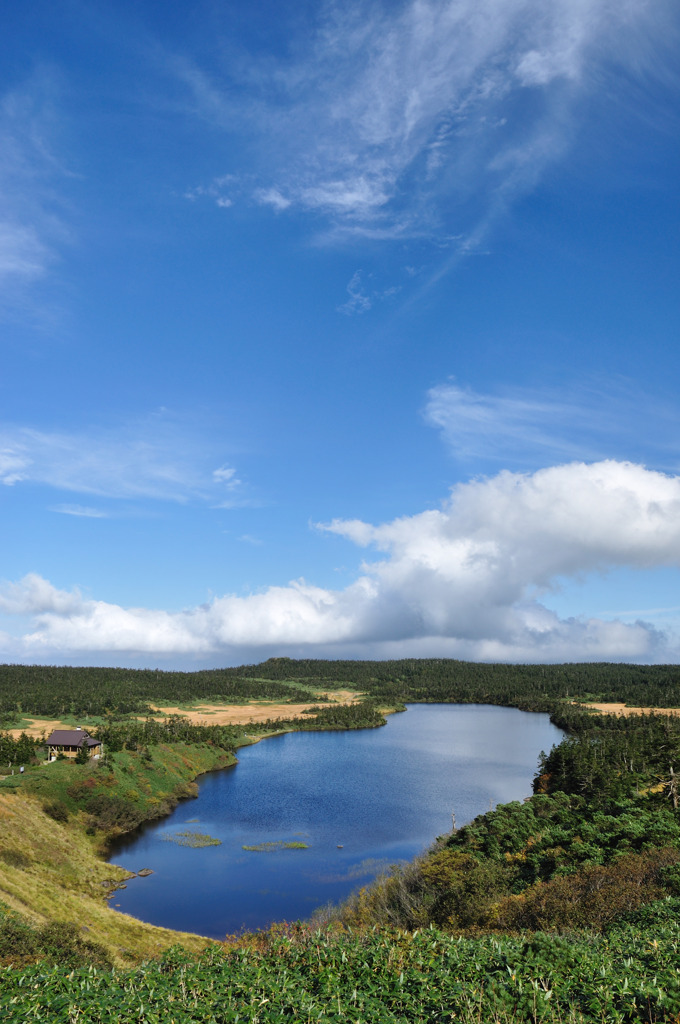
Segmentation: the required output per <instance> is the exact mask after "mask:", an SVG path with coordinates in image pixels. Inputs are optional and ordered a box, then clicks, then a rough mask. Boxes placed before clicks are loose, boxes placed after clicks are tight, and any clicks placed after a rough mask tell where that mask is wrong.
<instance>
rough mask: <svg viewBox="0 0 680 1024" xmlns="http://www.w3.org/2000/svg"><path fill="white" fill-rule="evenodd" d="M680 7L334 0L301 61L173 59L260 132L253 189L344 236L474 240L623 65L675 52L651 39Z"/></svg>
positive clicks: (206, 109) (224, 114)
mask: <svg viewBox="0 0 680 1024" xmlns="http://www.w3.org/2000/svg"><path fill="white" fill-rule="evenodd" d="M671 12H672V8H671V6H670V5H669V4H667V3H666V2H665V0H658V2H656V3H652V4H650V3H648V2H646V0H630V2H629V3H626V4H616V3H612V2H611V0H553V2H552V3H551V4H548V5H546V4H545V3H543V2H541V0H403V2H401V3H396V4H390V5H387V4H385V3H380V2H377V3H370V4H369V3H365V2H353V3H352V2H350V3H343V4H340V3H338V2H335V0H329V2H327V3H325V4H324V5H322V6H321V8H320V10H319V13H318V15H317V20H316V22H315V23H314V25H313V27H312V29H311V31H310V32H309V33H308V35H307V36H305V37H304V38H302V37H301V38H297V39H296V40H295V45H294V46H291V50H290V52H291V53H292V54H293V56H292V57H289V58H288V59H281V58H277V59H274V58H272V57H271V55H267V56H266V57H265V58H262V59H261V60H259V61H258V55H257V54H250V55H249V59H248V61H247V70H246V68H245V64H246V62H245V61H242V62H241V64H240V67H241V74H240V75H239V73H238V71H237V72H236V73H234V72H233V71H231V70H230V71H229V72H228V71H226V70H225V72H224V74H223V77H220V73H219V72H216V71H213V72H212V73H211V74H210V75H209V74H208V73H207V72H206V71H204V70H202V69H201V68H200V67H199V66H198V64H197V63H194V64H192V63H191V62H189V61H187V60H185V61H182V62H177V61H175V62H174V64H173V71H174V73H175V74H176V75H179V77H181V78H182V80H183V81H184V83H185V85H186V86H187V87H188V88H189V90H190V91H191V94H192V96H193V101H194V104H195V110H196V112H197V113H198V114H200V116H202V117H205V118H206V119H208V120H210V121H211V122H212V123H217V124H218V125H219V126H220V127H221V128H223V129H226V130H237V131H240V132H243V133H245V134H248V135H250V137H251V140H254V142H251V150H252V151H254V152H255V156H254V157H253V159H252V163H251V164H250V165H249V166H248V167H247V168H243V169H242V170H243V172H244V173H243V174H242V187H243V189H244V190H245V189H247V188H248V187H250V189H251V191H250V195H251V198H252V199H254V200H255V201H256V202H258V203H261V204H266V205H270V206H271V207H272V208H273V209H275V210H276V211H277V212H279V213H281V212H283V211H289V212H293V211H295V210H308V211H312V212H314V213H317V214H320V215H322V216H323V217H325V218H326V220H327V222H328V223H329V224H330V225H332V227H333V230H334V231H335V233H336V234H338V233H339V234H350V235H351V234H358V235H364V236H367V237H374V238H383V239H386V238H405V237H414V236H416V237H417V236H427V237H430V236H433V235H434V236H437V237H440V238H441V237H445V238H448V239H450V237H451V229H452V227H453V229H454V231H455V232H456V236H455V237H456V238H457V242H455V245H457V246H458V247H462V248H463V249H464V250H465V251H467V250H469V249H470V248H475V247H476V246H477V245H478V244H479V243H480V241H481V240H482V238H483V236H484V234H485V231H486V227H487V226H488V223H489V221H490V220H493V218H494V216H495V215H496V214H497V212H498V210H499V209H501V208H503V207H504V205H505V204H507V203H508V202H510V201H512V199H513V198H515V197H516V196H517V195H521V194H524V193H525V192H527V191H528V190H530V189H532V188H533V187H534V186H535V184H536V182H537V181H538V180H539V179H540V178H541V176H542V174H543V172H544V171H545V169H546V167H548V166H549V165H550V164H551V163H552V162H553V161H555V160H557V159H559V158H560V157H561V156H562V155H563V153H564V152H565V150H566V149H567V148H568V146H569V145H570V144H571V141H572V138H573V137H574V134H575V132H576V131H577V129H578V123H579V120H580V118H581V117H582V116H583V114H582V110H583V109H584V108H582V107H581V106H580V103H581V101H583V100H584V99H586V98H588V97H589V96H591V95H595V94H596V93H597V94H601V93H602V87H603V81H604V80H606V76H607V74H608V73H610V71H611V68H612V67H613V66H618V67H619V68H620V66H621V65H623V66H624V67H625V68H626V70H627V71H628V72H629V73H630V74H632V75H635V74H646V73H649V72H650V71H651V70H653V69H654V67H655V65H656V66H658V65H659V63H662V59H661V56H660V50H659V48H657V49H656V53H655V52H654V47H653V46H650V44H649V40H650V37H651V38H654V37H656V38H657V39H663V35H664V32H665V30H666V26H667V24H668V22H669V20H670V19H672V17H673V15H672V13H671ZM234 66H235V67H237V68H238V67H239V62H238V61H231V62H230V69H231V68H232V67H234ZM619 87H620V83H619ZM216 180H217V179H216ZM253 181H255V184H254V185H252V184H248V183H250V182H253ZM451 244H454V242H452V243H451ZM454 247H455V246H454Z"/></svg>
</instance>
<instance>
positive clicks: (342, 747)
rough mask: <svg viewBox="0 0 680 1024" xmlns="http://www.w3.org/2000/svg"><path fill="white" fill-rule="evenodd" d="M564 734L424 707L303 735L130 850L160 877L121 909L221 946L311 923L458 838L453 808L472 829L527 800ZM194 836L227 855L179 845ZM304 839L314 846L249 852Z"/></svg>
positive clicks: (118, 858)
mask: <svg viewBox="0 0 680 1024" xmlns="http://www.w3.org/2000/svg"><path fill="white" fill-rule="evenodd" d="M562 736H563V733H562V732H561V731H560V730H559V729H557V728H556V727H555V726H554V725H552V724H551V723H550V721H549V718H548V716H547V715H543V714H532V713H529V712H522V711H518V710H516V709H514V708H502V707H496V706H491V705H472V704H468V705H452V704H442V705H436V704H426V705H425V704H420V705H411V706H410V707H409V709H408V711H407V712H406V713H405V714H397V715H392V716H390V718H389V720H388V723H387V725H386V726H384V727H383V728H380V729H371V730H353V731H345V732H291V733H286V734H285V735H279V736H274V737H271V738H269V739H267V740H266V742H263V743H258V744H257V745H255V746H252V747H246V748H241V749H240V750H239V752H238V757H239V764H238V765H237V766H235V767H233V768H227V769H225V770H223V771H221V772H217V773H211V774H209V775H206V776H204V777H203V778H202V779H200V780H199V783H198V788H199V796H198V799H197V800H191V801H188V802H187V801H184V802H182V803H181V804H180V805H179V806H178V807H177V809H176V810H175V811H174V812H173V813H172V815H171V816H170V817H168V818H166V819H164V820H162V821H159V822H156V823H153V824H151V825H149V826H147V827H145V828H143V830H142V831H141V833H138V834H135V835H134V836H131V837H129V838H127V839H124V840H123V841H122V842H121V843H119V844H117V845H116V847H115V848H114V850H113V853H112V860H113V862H114V863H115V864H118V865H120V866H122V867H124V868H126V869H128V870H131V871H137V870H139V868H141V867H150V868H152V869H153V871H154V874H153V875H151V876H149V877H146V878H133V879H131V880H130V882H129V883H128V886H127V888H126V889H125V890H124V891H121V892H120V893H118V894H117V898H116V901H115V902H116V903H118V904H119V905H120V910H121V911H123V912H125V913H129V914H132V915H134V916H135V917H139V918H141V919H143V920H146V921H150V922H152V923H155V924H159V925H163V926H165V927H173V928H180V929H182V930H187V931H193V932H199V933H201V934H204V935H209V936H213V937H215V938H219V937H223V936H224V935H225V934H226V933H232V932H235V931H239V930H241V929H242V928H248V929H252V928H260V927H265V926H266V925H267V924H269V923H271V922H272V921H277V920H284V919H285V920H295V919H298V918H305V917H308V916H309V915H310V914H311V913H312V911H313V910H314V909H315V908H316V907H317V906H318V905H319V904H322V903H325V902H326V901H328V900H333V901H337V900H340V899H343V898H344V897H345V896H347V895H348V893H349V892H350V891H351V890H352V889H353V888H355V887H356V886H357V885H359V884H365V883H366V882H367V881H370V879H371V878H373V877H375V875H376V874H377V873H379V872H380V871H381V870H384V869H386V868H388V867H389V866H390V865H391V864H393V863H395V862H401V861H407V860H410V859H411V858H412V857H413V856H415V855H416V854H418V853H419V852H421V851H422V850H423V849H424V848H425V847H427V846H428V845H429V844H430V843H431V842H432V841H433V840H434V838H435V837H436V836H437V835H439V834H442V833H444V832H447V831H449V830H450V828H451V812H452V811H455V814H456V821H457V823H458V824H463V823H464V822H465V821H469V820H471V819H472V818H473V817H475V816H476V815H477V814H479V813H481V812H483V811H486V810H488V809H489V807H490V806H491V805H496V804H498V803H503V802H507V801H509V800H513V799H523V798H524V797H527V796H528V795H529V794H530V793H531V782H532V779H533V776H534V774H535V771H536V765H537V760H538V755H539V752H540V751H541V750H549V749H550V748H551V747H552V745H553V744H554V743H557V742H559V741H560V739H561V738H562ZM192 832H193V833H197V834H199V835H203V836H210V837H213V838H214V839H217V840H219V841H220V845H211V846H200V845H199V846H198V847H196V846H191V845H190V846H184V845H178V843H177V842H169V841H167V840H168V839H172V838H173V837H174V838H177V837H178V836H179V834H180V833H189V834H191V833H192ZM179 838H180V842H181V841H182V838H181V836H180V837H179ZM291 842H292V843H295V842H297V843H305V844H306V845H307V848H305V849H301V848H297V849H286V848H282V846H278V847H276V846H274V847H265V848H264V849H261V850H260V851H252V850H250V851H249V850H244V849H243V847H244V846H255V847H258V846H259V847H262V844H267V843H274V844H285V843H291Z"/></svg>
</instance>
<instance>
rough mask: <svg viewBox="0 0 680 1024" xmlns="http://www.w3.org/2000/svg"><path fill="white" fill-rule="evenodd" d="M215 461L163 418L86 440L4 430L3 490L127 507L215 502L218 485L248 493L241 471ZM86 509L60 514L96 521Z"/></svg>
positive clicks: (93, 432) (90, 433) (84, 435)
mask: <svg viewBox="0 0 680 1024" xmlns="http://www.w3.org/2000/svg"><path fill="white" fill-rule="evenodd" d="M213 457H214V446H213V445H212V443H210V444H207V443H205V442H204V441H202V440H201V438H200V437H196V436H194V435H193V434H192V432H191V431H190V430H189V429H188V428H187V427H186V426H184V425H182V424H181V423H179V422H177V421H176V420H174V419H173V418H172V417H171V416H169V415H166V413H165V412H164V411H162V410H161V411H160V412H159V413H157V414H154V415H152V416H150V417H148V418H147V419H145V420H143V421H139V422H136V423H131V424H125V425H121V426H120V427H117V428H110V429H108V430H105V429H96V428H92V429H89V430H85V431H79V432H78V433H75V432H74V433H68V432H65V431H46V430H37V429H35V428H32V427H19V426H14V425H2V424H0V483H3V484H5V485H6V486H16V485H18V484H29V483H30V484H40V485H44V486H47V487H50V488H54V489H55V490H60V491H69V492H75V493H78V494H88V495H97V496H99V497H107V498H116V499H127V500H136V499H144V498H151V499H156V500H159V501H174V502H187V501H190V500H200V501H213V500H214V497H215V490H214V488H215V484H218V485H220V486H221V487H223V488H225V489H226V490H227V491H229V492H231V491H234V490H236V489H237V488H240V487H241V486H242V481H241V480H240V479H238V478H237V477H236V470H235V469H234V468H233V467H231V466H221V467H220V468H218V469H216V470H211V469H210V462H211V461H212V459H213ZM213 465H214V462H213ZM78 508H81V506H75V505H68V506H67V505H60V506H58V508H57V509H56V510H57V511H60V512H66V513H67V514H71V515H85V514H89V515H92V514H93V510H88V511H87V512H83V511H80V512H78V511H74V509H78ZM97 514H98V515H100V514H102V513H97Z"/></svg>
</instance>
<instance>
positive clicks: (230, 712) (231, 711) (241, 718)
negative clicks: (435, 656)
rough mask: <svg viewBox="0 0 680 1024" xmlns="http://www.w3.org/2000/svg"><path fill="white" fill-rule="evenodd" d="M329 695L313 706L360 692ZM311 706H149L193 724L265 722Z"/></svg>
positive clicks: (348, 700)
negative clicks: (328, 698)
mask: <svg viewBox="0 0 680 1024" xmlns="http://www.w3.org/2000/svg"><path fill="white" fill-rule="evenodd" d="M324 696H326V695H325V694H324ZM328 696H331V695H330V694H328ZM332 696H333V698H334V699H333V700H329V701H327V702H321V703H319V704H314V705H313V707H314V709H315V710H319V711H320V710H321V709H322V708H329V707H333V706H334V705H337V704H344V705H348V704H356V702H357V701H358V699H359V697H360V696H361V694H359V693H356V692H354V691H352V690H338V691H336V692H335V693H334V694H333V695H332ZM311 706H312V705H310V704H309V703H306V704H281V703H274V702H272V701H250V702H249V703H247V704H195V705H193V706H191V707H179V706H175V707H168V706H163V707H161V706H160V705H155V704H152V705H151V707H153V708H154V710H155V711H158V712H161V713H162V714H163V715H182V716H183V717H184V718H188V719H189V721H190V722H191V723H192V724H193V725H246V724H247V723H248V722H266V721H267V720H268V719H271V720H273V721H280V720H281V719H285V718H300V717H301V716H302V712H303V711H305V710H306V709H307V708H309V707H311ZM304 717H305V718H313V717H314V716H313V715H305V716H304Z"/></svg>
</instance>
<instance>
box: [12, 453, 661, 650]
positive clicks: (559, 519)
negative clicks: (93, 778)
mask: <svg viewBox="0 0 680 1024" xmlns="http://www.w3.org/2000/svg"><path fill="white" fill-rule="evenodd" d="M322 529H324V530H326V531H329V532H332V533H335V534H337V535H339V536H342V537H345V538H347V539H348V540H351V541H352V542H353V543H355V544H358V545H359V546H362V547H370V548H373V549H376V550H377V551H379V552H381V553H382V555H383V556H384V557H382V558H379V559H378V560H377V561H371V562H366V563H364V564H363V566H362V569H361V573H360V575H359V576H358V578H357V579H356V580H355V582H353V583H352V584H350V585H349V586H348V587H347V588H346V589H344V590H329V589H325V588H321V587H315V586H313V585H312V584H310V583H307V582H305V581H304V580H299V581H296V582H293V583H291V584H289V585H288V586H286V587H270V588H269V589H267V590H265V591H264V592H262V593H258V594H252V595H250V596H246V597H236V596H233V595H230V596H225V597H219V598H216V599H214V600H213V601H211V602H210V603H208V604H205V605H201V606H199V607H196V608H192V609H189V610H185V611H182V612H166V611H160V610H149V609H143V608H129V609H125V608H121V607H119V606H117V605H111V604H107V603H105V602H102V601H95V600H90V599H85V598H82V597H81V596H80V595H79V594H78V592H76V591H74V592H73V593H67V592H63V591H58V590H56V589H55V588H53V587H51V586H50V584H49V583H47V581H45V580H41V579H40V578H39V577H36V576H30V577H26V578H25V579H24V580H23V581H20V582H19V583H15V584H9V585H7V586H6V587H5V589H4V590H3V591H2V592H1V594H2V596H1V597H0V608H1V609H2V610H4V612H5V613H12V612H13V613H16V614H24V615H25V614H29V613H32V614H34V617H35V619H34V627H33V629H32V631H31V632H29V633H27V634H26V635H25V636H24V637H23V638H22V640H21V641H12V643H13V644H14V645H15V646H14V648H13V651H12V654H11V656H12V657H17V656H20V657H23V658H31V657H47V656H51V655H54V656H59V657H61V658H71V657H73V656H75V655H81V654H82V653H83V652H109V653H111V654H116V655H123V654H124V655H126V656H130V655H147V656H149V657H150V658H152V659H153V658H156V657H158V658H160V657H169V656H179V655H188V656H192V657H197V658H200V657H209V656H213V657H220V658H221V659H223V660H225V659H226V660H232V661H234V660H236V661H237V660H240V658H242V657H244V656H249V657H258V656H267V655H268V654H269V653H272V652H277V651H278V652H281V653H298V654H300V653H306V654H307V655H309V654H311V653H316V654H317V655H319V656H336V657H339V656H355V657H362V656H363V657H371V656H372V657H385V656H399V655H412V656H417V655H420V656H427V655H430V656H432V655H441V656H444V655H448V656H455V657H462V658H472V659H485V660H486V659H488V660H499V659H500V660H528V661H554V660H558V661H559V660H597V659H608V660H625V659H630V660H639V661H649V660H659V659H675V658H677V656H678V650H677V649H675V648H674V647H673V643H674V641H672V640H670V639H669V637H668V636H666V635H664V634H662V633H660V632H659V631H658V630H657V629H656V628H654V626H652V625H650V624H649V623H644V622H640V621H638V622H633V623H624V622H621V621H618V620H614V621H605V620H603V619H598V618H589V619H587V620H580V619H573V618H572V619H566V620H565V619H560V618H559V617H558V616H557V615H556V614H555V613H554V612H553V611H551V610H550V608H549V607H548V605H549V594H550V590H551V588H554V587H555V586H557V584H558V581H560V580H563V579H565V578H567V579H568V578H574V577H582V576H583V575H584V574H588V573H593V572H599V571H606V570H607V569H611V568H615V567H621V566H626V567H631V568H633V569H640V570H643V569H646V568H653V567H658V566H671V567H680V477H677V476H668V475H665V474H663V473H658V472H652V471H650V470H647V469H645V468H644V467H642V466H639V465H634V464H631V463H624V462H614V461H605V462H600V463H595V464H590V465H587V464H584V463H572V464H568V465H561V466H554V467H551V468H548V469H543V470H539V471H538V472H535V473H533V474H518V473H510V472H502V473H500V474H498V475H497V476H495V477H493V478H491V479H488V480H479V481H473V482H471V483H467V484H461V485H458V486H456V487H454V488H453V490H452V492H451V497H450V499H449V500H448V501H447V502H446V503H445V504H444V506H443V507H442V508H440V509H436V510H428V511H425V512H422V513H420V514H418V515H414V516H407V517H404V518H401V519H396V520H394V521H392V522H389V523H385V524H382V525H378V526H374V525H371V524H369V523H364V522H361V521H345V520H337V521H334V522H332V523H330V524H327V525H326V526H324V527H322ZM545 595H548V597H547V598H546V597H545ZM17 644H18V647H17ZM246 652H247V654H246Z"/></svg>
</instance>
